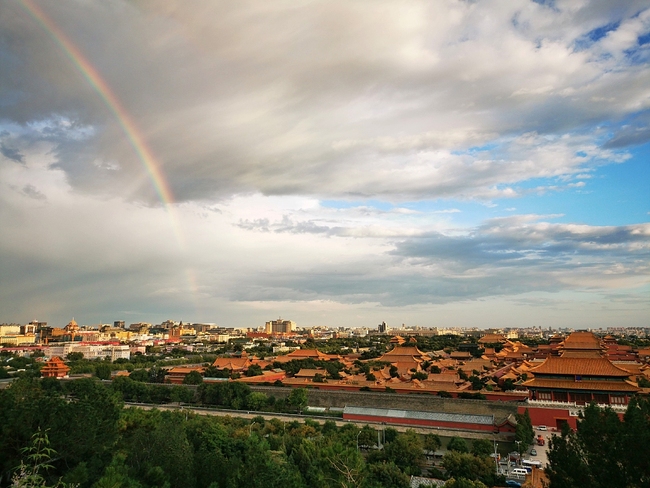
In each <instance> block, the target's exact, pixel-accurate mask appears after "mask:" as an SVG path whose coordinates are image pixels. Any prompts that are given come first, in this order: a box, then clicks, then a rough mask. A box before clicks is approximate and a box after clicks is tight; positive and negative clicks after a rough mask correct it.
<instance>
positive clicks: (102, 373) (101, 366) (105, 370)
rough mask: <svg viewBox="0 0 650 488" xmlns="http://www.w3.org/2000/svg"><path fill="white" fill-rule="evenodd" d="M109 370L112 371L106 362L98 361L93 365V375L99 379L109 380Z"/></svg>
mask: <svg viewBox="0 0 650 488" xmlns="http://www.w3.org/2000/svg"><path fill="white" fill-rule="evenodd" d="M111 371H113V368H111V365H110V364H108V363H98V364H97V365H96V366H95V376H97V378H99V379H100V380H110V379H111Z"/></svg>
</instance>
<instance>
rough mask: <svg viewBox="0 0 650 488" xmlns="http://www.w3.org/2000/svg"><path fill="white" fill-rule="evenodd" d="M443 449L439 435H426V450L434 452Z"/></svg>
mask: <svg viewBox="0 0 650 488" xmlns="http://www.w3.org/2000/svg"><path fill="white" fill-rule="evenodd" d="M441 447H442V441H441V440H440V436H439V435H438V434H425V435H424V450H425V451H430V452H434V451H437V450H438V449H440V448H441Z"/></svg>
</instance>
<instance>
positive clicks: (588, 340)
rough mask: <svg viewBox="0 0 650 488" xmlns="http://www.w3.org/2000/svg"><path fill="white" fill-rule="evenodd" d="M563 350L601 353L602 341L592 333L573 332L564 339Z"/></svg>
mask: <svg viewBox="0 0 650 488" xmlns="http://www.w3.org/2000/svg"><path fill="white" fill-rule="evenodd" d="M562 348H563V349H564V350H567V349H590V350H593V351H600V350H602V349H603V345H602V341H601V340H600V338H599V337H597V336H596V335H594V334H593V333H591V332H573V333H571V334H569V335H568V336H567V338H566V339H564V342H563V343H562Z"/></svg>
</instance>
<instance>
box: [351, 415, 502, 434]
mask: <svg viewBox="0 0 650 488" xmlns="http://www.w3.org/2000/svg"><path fill="white" fill-rule="evenodd" d="M343 419H344V420H356V421H361V422H379V423H381V422H386V423H387V424H400V425H414V426H417V425H421V426H423V427H443V428H447V429H463V430H478V431H487V432H493V431H494V430H495V426H494V425H485V424H469V423H463V422H442V421H437V420H425V419H407V418H403V417H375V416H373V415H355V414H346V413H344V414H343Z"/></svg>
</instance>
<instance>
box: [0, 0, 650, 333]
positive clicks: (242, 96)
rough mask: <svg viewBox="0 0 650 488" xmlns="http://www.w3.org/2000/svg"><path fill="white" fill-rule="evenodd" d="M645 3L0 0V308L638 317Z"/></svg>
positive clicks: (325, 320)
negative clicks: (48, 0)
mask: <svg viewBox="0 0 650 488" xmlns="http://www.w3.org/2000/svg"><path fill="white" fill-rule="evenodd" d="M649 65H650V2H648V1H647V0H646V1H634V0H629V1H625V2H611V1H609V0H603V1H589V2H588V1H586V0H556V1H525V0H502V1H498V0H497V1H482V0H477V1H460V0H453V1H451V0H449V1H445V0H441V1H432V2H396V1H381V0H377V1H373V2H366V1H349V0H345V1H337V0H327V1H293V0H291V1H277V2H248V1H243V0H242V1H236V2H212V1H207V0H206V1H199V0H196V1H191V2H187V1H180V0H179V1H166V2H159V1H153V0H152V1H123V0H114V1H111V2H96V1H89V0H60V1H57V2H47V1H36V0H0V66H1V69H0V322H17V323H27V322H29V321H31V320H34V319H38V320H42V321H47V322H48V323H50V325H54V326H58V327H60V326H63V325H65V324H66V323H67V322H68V321H69V320H70V319H72V318H73V317H74V318H75V320H76V321H77V322H79V323H80V324H88V325H93V324H99V323H111V322H113V321H115V320H124V321H126V322H127V323H134V322H141V321H144V322H151V323H160V322H161V321H163V320H166V319H172V320H183V321H184V322H209V323H216V324H218V325H220V326H225V327H258V326H262V325H264V322H266V321H268V320H272V319H275V318H277V317H280V316H281V317H282V318H284V319H290V320H294V321H295V322H296V323H297V325H298V326H305V327H309V326H317V325H328V326H335V327H376V325H377V324H378V323H380V322H382V321H385V322H386V323H387V324H388V325H389V326H390V327H399V326H401V325H402V324H406V325H407V326H422V327H479V328H491V327H532V326H536V327H545V328H546V327H572V328H600V327H633V326H636V327H648V326H650V279H649V278H650V260H649V258H650V223H649V221H650V162H649V160H650V70H649Z"/></svg>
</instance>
